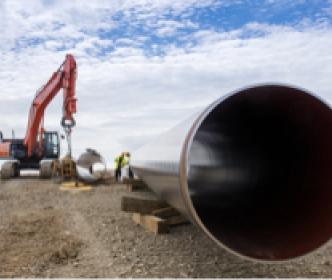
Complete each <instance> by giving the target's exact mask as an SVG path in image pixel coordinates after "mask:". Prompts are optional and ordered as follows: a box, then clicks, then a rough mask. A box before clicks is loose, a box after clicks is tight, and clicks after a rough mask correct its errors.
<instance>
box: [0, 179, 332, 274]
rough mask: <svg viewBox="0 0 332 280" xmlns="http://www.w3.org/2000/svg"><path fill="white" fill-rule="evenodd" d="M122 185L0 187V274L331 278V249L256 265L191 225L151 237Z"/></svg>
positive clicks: (22, 182)
mask: <svg viewBox="0 0 332 280" xmlns="http://www.w3.org/2000/svg"><path fill="white" fill-rule="evenodd" d="M125 193H126V189H125V187H124V186H122V185H108V186H106V185H102V186H98V187H95V188H94V189H93V190H92V191H89V192H79V193H68V192H62V191H60V190H59V185H57V184H55V183H52V182H50V181H41V180H38V179H34V178H20V179H15V180H11V181H7V182H1V183H0V277H332V265H331V264H332V254H331V252H332V248H331V245H328V246H325V248H324V249H321V250H320V251H319V252H316V253H314V254H312V255H311V256H307V257H305V258H302V259H299V260H296V261H293V262H289V263H282V264H257V263H253V262H250V261H246V260H242V259H240V258H238V257H235V256H233V255H231V254H229V253H227V252H226V251H224V250H221V249H219V248H216V246H215V245H214V243H212V242H211V241H210V240H209V239H208V238H206V237H205V236H204V235H203V234H201V233H200V232H199V231H198V230H197V229H196V228H195V227H194V226H192V225H183V226H178V227H175V228H172V231H171V233H170V234H166V235H157V236H156V235H154V234H151V233H148V232H146V231H144V229H142V228H141V227H139V226H136V225H135V224H134V223H133V222H132V220H131V215H130V214H127V213H123V212H121V211H120V201H121V196H122V195H124V194H125Z"/></svg>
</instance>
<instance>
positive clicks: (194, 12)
mask: <svg viewBox="0 0 332 280" xmlns="http://www.w3.org/2000/svg"><path fill="white" fill-rule="evenodd" d="M0 32H1V36H0V61H1V63H0V88H1V92H0V113H1V114H2V117H1V118H0V130H2V131H3V132H4V134H5V135H8V134H9V135H10V133H11V128H13V127H14V128H15V130H16V131H17V135H20V136H22V137H23V136H24V133H25V127H26V123H27V115H28V110H29V106H30V103H31V101H32V97H33V96H34V93H35V91H36V90H37V89H38V88H39V87H40V86H41V85H42V84H43V83H45V82H46V81H47V79H48V78H49V77H50V75H51V74H52V72H53V71H55V70H56V69H57V68H58V66H59V65H60V64H61V62H62V61H63V59H64V57H65V54H66V53H72V54H73V55H74V56H75V57H76V59H77V62H78V80H77V97H78V113H77V116H76V118H77V127H76V129H75V130H74V134H73V142H74V150H75V153H76V154H79V153H80V152H82V151H83V150H84V148H86V147H93V148H96V149H97V150H100V151H101V152H103V153H104V154H106V157H107V158H108V160H109V161H111V159H112V158H113V156H114V155H115V154H116V153H118V152H119V151H121V150H123V149H126V150H135V149H136V148H138V147H139V146H140V145H142V144H144V143H145V142H146V141H147V140H149V139H151V138H152V137H154V136H156V135H158V134H159V133H161V132H163V131H165V130H167V129H169V128H171V127H172V126H173V125H175V124H177V123H178V122H179V121H181V120H182V119H185V118H186V117H188V116H190V115H191V114H193V113H195V112H197V111H199V110H200V109H201V108H203V106H206V105H207V104H209V103H210V102H212V101H214V100H215V99H216V98H218V97H220V96H222V95H225V94H227V93H228V92H230V91H233V90H235V89H237V88H242V87H244V86H247V85H251V84H254V83H266V82H276V83H288V84H292V85H296V86H300V87H303V88H306V89H308V90H310V91H312V92H315V93H316V94H317V95H318V96H320V97H321V98H322V99H323V100H325V101H326V102H327V103H329V104H330V103H331V101H332V95H331V87H332V86H331V77H332V54H331V49H332V1H331V0H325V1H322V0H311V1H309V0H293V1H290V0H279V1H278V0H261V1H259V0H233V1H230V0H159V1H156V0H136V1H134V0H121V1H120V0H113V1H106V0H96V1H75V0H73V1H66V0H58V1H55V0H52V1H51V0H44V1H41V0H30V1H29V5H26V1H23V0H10V1H8V0H5V1H1V2H0ZM60 108H61V95H59V96H58V97H57V98H56V100H55V101H54V102H53V103H52V105H51V106H50V107H49V108H48V110H47V114H46V119H45V121H46V125H47V127H49V129H58V130H60V127H59V120H60V118H61V109H60ZM91 137H92V138H91ZM91 139H93V140H91Z"/></svg>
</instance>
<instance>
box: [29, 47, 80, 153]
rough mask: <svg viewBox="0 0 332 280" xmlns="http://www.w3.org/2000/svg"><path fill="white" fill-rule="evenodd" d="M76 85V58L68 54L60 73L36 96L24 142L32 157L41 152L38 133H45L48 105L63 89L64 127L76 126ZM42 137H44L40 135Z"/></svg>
mask: <svg viewBox="0 0 332 280" xmlns="http://www.w3.org/2000/svg"><path fill="white" fill-rule="evenodd" d="M75 83H76V61H75V59H74V57H73V56H72V55H70V54H67V56H66V60H65V61H64V63H63V64H62V65H61V66H60V68H59V69H58V71H56V72H55V73H53V75H52V77H51V78H50V80H49V81H48V82H47V83H46V85H44V86H43V87H42V88H41V89H40V90H39V91H38V92H37V94H36V96H35V98H34V100H33V102H32V105H31V108H30V114H29V122H28V127H27V131H26V134H25V137H24V140H23V144H24V146H26V148H27V153H28V156H29V157H30V156H31V155H32V154H33V153H34V151H37V152H40V149H41V145H42V140H41V139H40V141H38V132H42V131H43V125H42V121H43V117H44V112H45V109H46V107H47V105H48V104H49V103H50V102H51V100H52V99H53V98H54V97H55V96H56V95H57V93H58V92H59V91H60V90H61V89H63V118H62V122H61V124H62V125H63V126H67V127H70V126H73V125H74V124H75V122H74V118H73V114H74V113H76V98H75ZM40 137H42V135H41V134H40Z"/></svg>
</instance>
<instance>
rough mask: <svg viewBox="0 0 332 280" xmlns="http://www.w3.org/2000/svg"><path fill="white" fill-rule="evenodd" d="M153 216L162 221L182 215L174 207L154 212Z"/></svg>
mask: <svg viewBox="0 0 332 280" xmlns="http://www.w3.org/2000/svg"><path fill="white" fill-rule="evenodd" d="M152 215H154V216H157V217H159V218H162V219H166V218H169V217H172V216H178V215H180V213H179V212H178V211H177V210H176V209H174V208H173V207H165V208H160V209H156V210H153V211H152Z"/></svg>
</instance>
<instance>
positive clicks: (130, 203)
mask: <svg viewBox="0 0 332 280" xmlns="http://www.w3.org/2000/svg"><path fill="white" fill-rule="evenodd" d="M167 206H168V205H167V203H166V202H165V201H160V200H159V199H158V198H157V197H156V196H155V195H154V194H153V193H151V192H137V193H131V194H129V195H125V196H123V197H122V199H121V210H122V211H124V212H132V213H140V214H151V213H152V211H153V210H156V209H160V208H165V207H167Z"/></svg>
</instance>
